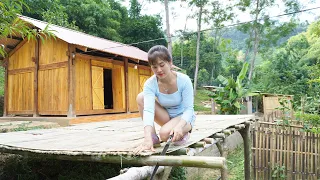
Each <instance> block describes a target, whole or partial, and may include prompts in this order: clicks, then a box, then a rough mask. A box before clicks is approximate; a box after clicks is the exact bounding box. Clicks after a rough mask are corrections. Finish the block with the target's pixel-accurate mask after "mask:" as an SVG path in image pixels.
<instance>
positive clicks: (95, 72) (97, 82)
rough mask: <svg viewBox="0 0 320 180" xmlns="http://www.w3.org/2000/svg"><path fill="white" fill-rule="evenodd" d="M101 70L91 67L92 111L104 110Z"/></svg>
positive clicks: (100, 68)
mask: <svg viewBox="0 0 320 180" xmlns="http://www.w3.org/2000/svg"><path fill="white" fill-rule="evenodd" d="M103 82H104V81H103V68H102V67H97V66H92V106H93V109H104V84H103Z"/></svg>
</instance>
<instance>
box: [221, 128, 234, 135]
mask: <svg viewBox="0 0 320 180" xmlns="http://www.w3.org/2000/svg"><path fill="white" fill-rule="evenodd" d="M222 132H223V133H224V134H225V135H230V134H232V132H231V131H230V130H227V129H226V130H223V131H222Z"/></svg>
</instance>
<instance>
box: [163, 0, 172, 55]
mask: <svg viewBox="0 0 320 180" xmlns="http://www.w3.org/2000/svg"><path fill="white" fill-rule="evenodd" d="M164 8H165V11H166V26H167V38H168V50H169V52H170V54H172V41H171V34H170V23H169V1H168V0H164Z"/></svg>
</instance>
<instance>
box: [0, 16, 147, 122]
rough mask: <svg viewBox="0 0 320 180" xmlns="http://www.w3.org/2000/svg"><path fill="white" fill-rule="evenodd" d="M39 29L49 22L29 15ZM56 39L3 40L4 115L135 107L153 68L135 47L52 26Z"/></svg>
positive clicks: (71, 113)
mask: <svg viewBox="0 0 320 180" xmlns="http://www.w3.org/2000/svg"><path fill="white" fill-rule="evenodd" d="M19 18H21V20H23V21H25V22H27V23H29V24H30V25H31V26H32V27H33V28H35V29H40V30H41V29H44V28H45V27H46V26H47V23H46V22H42V21H39V20H35V19H32V18H29V17H25V16H19ZM49 29H51V30H53V33H54V34H55V36H56V38H55V39H47V40H45V41H44V42H41V41H40V40H37V41H36V40H30V41H28V40H27V39H22V38H21V37H14V36H12V37H7V38H5V39H0V44H3V45H4V46H5V50H6V52H7V53H8V56H6V58H3V57H0V58H2V60H3V61H4V62H3V64H4V67H5V97H4V99H5V100H4V116H17V115H30V116H34V117H38V116H62V117H66V116H67V117H75V116H79V115H93V114H107V113H128V112H137V111H138V107H137V105H136V96H137V94H138V93H139V92H141V91H142V87H143V84H144V82H145V81H146V79H147V78H149V77H150V76H151V71H150V68H149V66H148V63H147V53H146V52H144V51H142V50H140V49H138V48H136V47H133V46H128V45H125V44H121V43H118V42H113V41H110V40H106V39H102V38H98V37H95V36H91V35H88V34H85V33H81V32H77V31H74V30H70V29H67V28H63V27H59V26H55V25H51V24H50V25H49Z"/></svg>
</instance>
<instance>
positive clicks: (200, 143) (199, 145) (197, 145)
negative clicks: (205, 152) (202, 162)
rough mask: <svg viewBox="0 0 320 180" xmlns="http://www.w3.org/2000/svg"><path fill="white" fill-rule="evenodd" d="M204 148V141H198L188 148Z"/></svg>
mask: <svg viewBox="0 0 320 180" xmlns="http://www.w3.org/2000/svg"><path fill="white" fill-rule="evenodd" d="M205 146H206V142H205V141H199V142H196V143H194V144H192V145H190V146H189V147H191V148H197V147H199V148H204V147H205Z"/></svg>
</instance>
